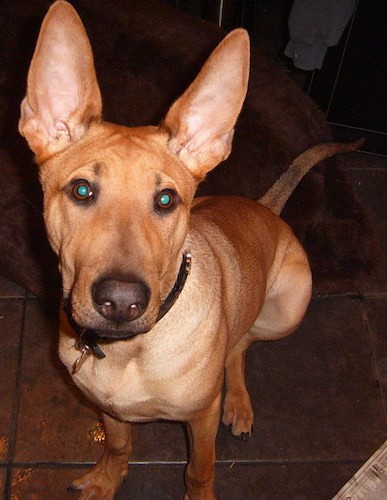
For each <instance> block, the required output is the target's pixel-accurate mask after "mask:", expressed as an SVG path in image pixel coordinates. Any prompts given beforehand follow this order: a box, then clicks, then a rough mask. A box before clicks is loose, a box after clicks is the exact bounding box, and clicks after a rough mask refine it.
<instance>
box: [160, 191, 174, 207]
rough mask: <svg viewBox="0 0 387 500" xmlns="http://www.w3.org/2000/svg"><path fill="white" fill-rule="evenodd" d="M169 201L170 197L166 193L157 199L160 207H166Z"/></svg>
mask: <svg viewBox="0 0 387 500" xmlns="http://www.w3.org/2000/svg"><path fill="white" fill-rule="evenodd" d="M171 200H172V198H171V196H170V195H169V194H167V193H164V194H162V195H161V196H160V199H159V201H160V205H162V206H163V207H165V206H168V205H170V204H171Z"/></svg>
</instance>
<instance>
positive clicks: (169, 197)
mask: <svg viewBox="0 0 387 500" xmlns="http://www.w3.org/2000/svg"><path fill="white" fill-rule="evenodd" d="M176 196H177V195H176V193H175V191H173V190H172V189H164V190H163V191H161V192H160V193H159V194H158V195H157V197H156V208H157V209H159V210H160V209H162V210H165V209H168V208H172V207H173V206H174V205H175V202H176Z"/></svg>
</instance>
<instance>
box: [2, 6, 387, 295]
mask: <svg viewBox="0 0 387 500" xmlns="http://www.w3.org/2000/svg"><path fill="white" fill-rule="evenodd" d="M49 3H50V2H47V1H44V0H34V2H31V1H30V0H18V1H16V2H15V1H14V0H3V2H2V5H1V6H0V22H1V27H2V38H1V41H0V60H1V61H2V67H0V133H1V143H0V168H1V176H0V182H1V199H0V213H1V216H2V223H1V225H0V252H1V257H2V258H1V264H0V273H1V274H3V275H5V276H6V277H8V278H10V279H11V280H13V281H15V282H17V283H19V284H21V285H22V286H24V287H25V288H27V289H28V290H30V291H31V292H33V293H34V294H36V295H38V296H42V297H44V296H49V297H51V296H53V295H55V294H56V292H58V291H59V289H60V285H59V279H58V274H57V271H56V264H55V257H54V256H53V255H52V253H51V250H50V249H49V247H48V243H47V241H46V237H45V231H44V226H43V220H42V215H41V211H42V197H41V193H40V187H39V183H38V173H37V169H36V167H35V166H34V165H33V163H32V155H31V154H30V153H29V151H28V150H27V146H26V145H25V143H24V141H23V139H21V138H19V136H18V134H17V120H18V109H19V102H20V100H21V99H22V97H23V95H24V91H25V82H26V72H27V68H28V63H29V60H30V58H31V55H32V52H33V49H34V45H35V41H36V36H37V32H38V29H39V25H40V22H41V20H42V17H43V15H44V13H45V12H46V10H47V7H48V5H49ZM72 3H73V4H74V6H75V7H76V8H77V10H78V12H79V14H80V15H81V17H82V19H83V21H84V23H85V25H86V29H87V31H88V34H89V36H90V39H91V43H92V47H93V50H94V55H95V62H96V67H97V74H98V78H99V82H100V85H101V91H102V95H103V99H104V109H105V118H106V119H108V120H111V121H115V122H118V123H122V124H126V125H144V124H157V123H158V122H159V120H160V119H161V118H162V117H163V114H164V113H165V111H166V110H167V108H168V106H169V105H170V104H171V102H172V101H173V99H174V98H176V97H177V96H178V95H179V94H180V93H181V92H182V91H183V89H184V88H185V87H186V86H187V85H188V84H189V83H190V81H191V80H192V79H193V77H194V75H195V74H196V72H197V71H198V69H199V68H200V66H201V64H202V63H203V61H204V60H205V59H206V57H207V56H208V54H209V53H210V51H211V49H212V48H213V47H214V46H215V45H216V44H217V42H218V41H219V40H220V39H221V38H222V37H223V36H224V33H223V32H222V31H221V30H219V29H218V28H216V27H215V26H213V25H211V24H209V23H207V22H204V21H201V20H199V19H194V18H190V17H187V16H185V15H184V14H182V13H181V12H179V11H176V10H174V9H170V8H168V7H166V6H165V5H164V4H162V3H159V2H157V1H155V0H131V1H130V2H127V1H125V0H94V1H93V2H89V1H87V0H80V1H73V2H72ZM331 139H332V134H331V130H330V128H329V126H328V125H327V123H326V122H325V120H324V116H323V114H322V113H321V112H320V111H319V110H318V108H317V106H315V105H314V104H313V103H312V101H311V100H310V99H309V98H308V97H307V96H306V95H304V94H303V93H302V92H301V90H299V88H298V87H297V86H296V85H295V84H294V83H293V82H292V81H291V80H289V79H288V78H287V77H286V75H284V74H283V73H282V72H281V71H280V70H279V69H278V68H277V67H276V66H275V65H274V64H272V63H271V62H269V61H268V60H267V59H266V58H265V57H263V56H262V55H261V54H260V53H258V52H257V51H253V53H252V60H251V79H250V86H249V92H248V97H247V100H246V103H245V106H244V109H243V111H242V114H241V116H240V119H239V122H238V125H237V131H236V134H235V141H234V149H233V153H232V154H231V156H230V158H229V159H228V160H227V161H226V162H224V164H223V165H222V166H221V167H219V168H217V169H215V170H214V171H213V173H212V174H210V175H209V176H208V178H207V179H206V181H205V182H204V183H203V184H202V185H201V187H200V194H236V195H244V196H248V197H253V198H258V197H259V196H261V195H262V194H263V193H264V192H265V191H266V190H267V189H268V187H269V186H271V184H273V182H274V180H275V179H276V178H277V177H278V176H279V175H280V174H281V173H282V172H283V171H284V170H285V169H286V168H287V166H288V165H289V163H290V162H291V161H292V160H293V159H294V158H295V156H297V155H298V154H299V153H301V152H302V151H304V150H305V149H307V148H308V147H310V146H312V145H314V144H316V143H319V142H324V141H329V140H331ZM345 161H346V159H345V157H337V158H334V159H331V160H328V161H325V162H324V163H323V164H321V165H320V166H319V167H317V168H316V169H315V170H314V171H313V172H311V173H310V174H308V175H307V177H306V178H305V179H304V180H303V181H302V183H301V184H300V185H299V187H298V188H297V190H296V192H295V193H294V194H293V196H292V197H291V199H290V200H289V202H288V204H287V207H286V209H285V211H284V212H283V217H284V218H285V219H286V220H287V221H288V222H289V224H290V225H291V226H292V228H293V229H294V231H295V233H296V234H297V236H298V237H299V238H300V240H301V241H302V243H303V244H304V246H305V248H306V250H307V252H308V255H309V258H310V261H311V264H312V269H313V274H314V283H315V292H318V293H329V292H336V293H337V292H344V291H355V290H356V289H357V288H358V286H359V284H361V282H362V281H364V279H366V277H367V275H368V274H369V273H370V272H371V271H372V270H373V268H374V266H375V263H376V261H377V259H378V252H379V250H378V242H377V239H376V236H375V234H374V232H373V230H372V228H371V226H370V224H369V221H368V218H367V215H366V214H365V211H364V209H363V207H362V206H361V205H359V202H358V201H357V200H356V199H355V197H354V195H353V191H352V188H351V186H350V185H349V183H348V181H347V179H346V176H345V173H344V169H343V166H344V165H345ZM91 230H92V228H91Z"/></svg>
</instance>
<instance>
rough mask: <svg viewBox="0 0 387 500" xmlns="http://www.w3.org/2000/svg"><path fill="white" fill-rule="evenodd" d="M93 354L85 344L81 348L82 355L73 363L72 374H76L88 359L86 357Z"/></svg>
mask: <svg viewBox="0 0 387 500" xmlns="http://www.w3.org/2000/svg"><path fill="white" fill-rule="evenodd" d="M89 356H91V351H90V349H89V348H88V347H87V346H84V347H83V348H82V349H81V355H80V356H79V358H78V359H77V360H76V361H75V363H74V365H73V371H72V374H73V375H75V374H76V373H78V372H79V370H80V369H81V368H82V365H83V363H84V362H85V361H86V359H87V358H88V357H89Z"/></svg>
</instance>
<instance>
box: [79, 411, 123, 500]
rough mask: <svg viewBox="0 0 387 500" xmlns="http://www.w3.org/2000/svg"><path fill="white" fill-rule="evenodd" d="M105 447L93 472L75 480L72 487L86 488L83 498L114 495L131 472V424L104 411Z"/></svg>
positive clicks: (105, 498)
mask: <svg viewBox="0 0 387 500" xmlns="http://www.w3.org/2000/svg"><path fill="white" fill-rule="evenodd" d="M103 423H104V427H105V436H106V438H105V449H104V453H103V456H102V458H101V459H100V460H99V462H97V464H96V465H95V466H94V467H93V469H91V471H90V472H88V473H87V474H85V475H84V476H82V477H81V478H79V479H77V480H76V481H74V482H73V483H72V485H71V487H70V488H71V489H75V490H82V493H81V496H80V498H81V499H86V498H87V499H89V498H98V499H102V498H103V499H104V500H109V499H113V497H114V494H115V492H116V491H117V490H118V488H119V487H120V486H121V483H122V480H123V478H124V477H125V476H126V474H127V472H128V458H129V455H130V453H131V451H132V439H131V424H130V423H127V422H120V421H119V420H116V419H115V418H113V417H111V416H109V415H107V414H106V413H104V414H103Z"/></svg>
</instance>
